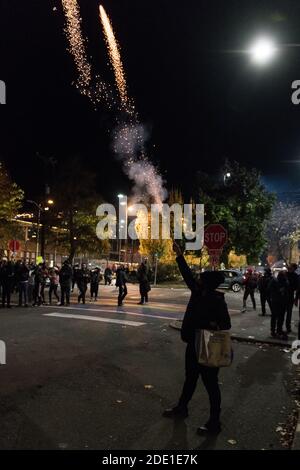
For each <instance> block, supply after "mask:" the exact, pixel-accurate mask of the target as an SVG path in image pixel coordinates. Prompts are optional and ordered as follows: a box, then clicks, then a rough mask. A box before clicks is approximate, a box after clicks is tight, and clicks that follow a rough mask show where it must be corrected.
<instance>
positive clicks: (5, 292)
mask: <svg viewBox="0 0 300 470" xmlns="http://www.w3.org/2000/svg"><path fill="white" fill-rule="evenodd" d="M11 289H12V285H11V283H10V282H3V284H2V307H5V303H6V304H7V307H10V296H11Z"/></svg>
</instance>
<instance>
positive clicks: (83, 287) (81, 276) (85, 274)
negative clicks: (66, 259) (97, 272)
mask: <svg viewBox="0 0 300 470" xmlns="http://www.w3.org/2000/svg"><path fill="white" fill-rule="evenodd" d="M77 279H78V280H77V285H78V289H79V295H78V303H80V301H81V300H82V303H83V304H85V295H86V291H87V286H88V283H89V282H90V272H89V270H88V268H87V265H86V264H85V263H82V265H81V269H79V271H78V278H77Z"/></svg>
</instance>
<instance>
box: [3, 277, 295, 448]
mask: <svg viewBox="0 0 300 470" xmlns="http://www.w3.org/2000/svg"><path fill="white" fill-rule="evenodd" d="M116 295H117V294H116V290H115V289H114V288H112V287H103V286H101V299H100V301H98V302H97V303H88V304H86V305H85V306H82V305H81V306H78V305H77V304H73V305H72V306H71V307H70V308H67V307H65V308H63V307H58V306H56V305H53V306H43V307H35V308H28V309H25V308H12V309H10V310H8V309H2V310H0V339H1V340H4V341H5V342H6V347H7V363H6V365H0V383H1V386H0V420H1V427H0V449H134V450H136V449H146V450H152V449H168V450H173V449H174V450H175V449H280V448H282V443H281V442H280V433H279V432H276V429H277V428H278V427H279V426H284V425H285V423H286V422H287V421H288V419H289V416H290V414H291V412H292V410H293V408H294V396H293V395H292V393H291V388H292V380H293V374H294V370H293V365H292V363H291V361H290V357H289V355H288V354H285V353H284V352H283V351H282V350H281V349H280V348H278V347H272V346H265V347H264V346H258V345H254V344H247V343H235V345H234V351H235V359H234V363H233V365H232V366H231V367H230V368H227V369H223V370H222V371H221V374H220V383H221V389H222V397H223V402H222V421H223V426H224V430H223V432H222V433H221V434H220V435H219V436H218V437H217V438H215V439H206V438H203V437H198V436H197V435H196V434H195V430H196V428H197V426H198V425H199V424H202V423H204V422H205V420H206V418H207V410H208V398H207V396H206V393H205V391H204V389H203V386H202V384H201V383H200V382H199V386H198V390H197V392H196V393H195V396H194V398H193V400H192V403H191V406H190V417H189V418H188V419H186V420H185V421H184V422H175V423H174V422H173V421H171V420H167V419H165V418H162V416H161V413H162V411H163V410H164V408H165V407H168V406H169V405H172V404H175V403H176V399H177V397H178V395H179V393H180V390H181V385H182V381H183V378H184V350H185V345H184V344H183V343H182V342H181V340H180V337H179V332H178V331H176V330H174V329H171V328H170V327H169V323H170V319H174V318H181V317H182V314H183V312H184V306H185V304H186V302H187V300H188V295H189V293H188V291H187V290H185V289H178V290H170V289H153V290H152V291H151V297H150V300H151V302H150V304H149V305H147V306H139V305H137V302H138V300H139V296H138V291H137V288H136V287H133V286H129V296H128V299H127V302H126V304H125V306H124V307H121V308H117V307H116ZM227 300H228V304H229V307H230V311H231V314H232V315H240V313H239V312H238V310H239V308H240V306H241V296H240V295H236V294H231V293H230V294H228V296H227Z"/></svg>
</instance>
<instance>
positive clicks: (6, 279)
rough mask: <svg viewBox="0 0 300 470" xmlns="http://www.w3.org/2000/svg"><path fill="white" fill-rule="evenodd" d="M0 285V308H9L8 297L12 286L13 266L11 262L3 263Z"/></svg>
mask: <svg viewBox="0 0 300 470" xmlns="http://www.w3.org/2000/svg"><path fill="white" fill-rule="evenodd" d="M0 278H1V284H2V307H3V308H4V307H5V304H6V306H7V308H11V305H10V297H11V292H12V288H13V285H14V266H13V264H12V262H11V261H7V260H5V261H3V264H2V266H1V272H0Z"/></svg>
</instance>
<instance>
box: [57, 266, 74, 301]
mask: <svg viewBox="0 0 300 470" xmlns="http://www.w3.org/2000/svg"><path fill="white" fill-rule="evenodd" d="M72 276H73V270H72V267H71V265H70V263H69V261H68V260H66V261H64V264H63V265H62V267H61V270H60V271H59V283H60V296H61V298H60V305H65V299H66V305H67V307H68V306H69V305H70V295H71V285H72Z"/></svg>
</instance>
